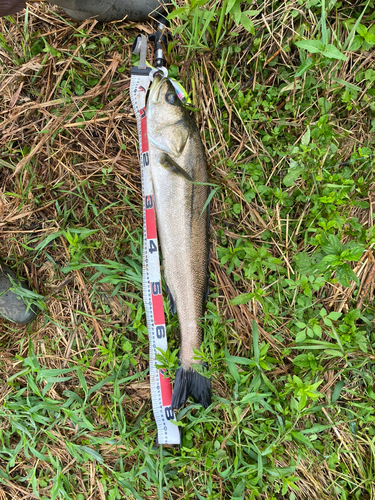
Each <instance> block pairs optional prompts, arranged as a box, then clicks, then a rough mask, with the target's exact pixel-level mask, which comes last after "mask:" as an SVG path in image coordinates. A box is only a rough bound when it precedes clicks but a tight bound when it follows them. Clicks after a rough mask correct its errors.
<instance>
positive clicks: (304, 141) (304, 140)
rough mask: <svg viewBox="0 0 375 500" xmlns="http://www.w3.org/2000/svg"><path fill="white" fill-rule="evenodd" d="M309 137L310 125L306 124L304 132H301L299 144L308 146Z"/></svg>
mask: <svg viewBox="0 0 375 500" xmlns="http://www.w3.org/2000/svg"><path fill="white" fill-rule="evenodd" d="M310 137H311V134H310V127H309V126H307V130H306V132H305V133H304V134H303V136H302V137H301V144H302V145H303V146H308V145H309V144H310Z"/></svg>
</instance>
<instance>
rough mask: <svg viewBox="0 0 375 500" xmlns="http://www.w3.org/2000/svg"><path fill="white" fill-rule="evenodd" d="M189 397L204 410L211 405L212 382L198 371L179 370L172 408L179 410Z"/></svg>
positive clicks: (175, 382)
mask: <svg viewBox="0 0 375 500" xmlns="http://www.w3.org/2000/svg"><path fill="white" fill-rule="evenodd" d="M189 396H192V397H193V399H194V401H195V402H196V403H198V404H200V405H202V406H203V407H204V408H207V407H208V406H210V404H211V381H210V379H209V378H207V377H204V376H203V375H201V374H200V373H198V372H197V371H196V370H194V369H193V368H192V369H189V370H185V369H184V368H179V369H178V370H177V371H176V379H175V381H174V387H173V394H172V408H173V409H174V410H178V409H179V408H181V406H183V405H184V404H185V403H186V400H187V398H188V397H189Z"/></svg>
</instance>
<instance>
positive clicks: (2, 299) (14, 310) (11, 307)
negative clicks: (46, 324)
mask: <svg viewBox="0 0 375 500" xmlns="http://www.w3.org/2000/svg"><path fill="white" fill-rule="evenodd" d="M8 274H9V275H10V276H11V278H12V280H14V281H15V282H19V280H17V277H16V275H15V273H14V272H13V271H12V270H11V269H10V268H9V267H8V266H6V265H5V264H3V263H2V262H0V316H2V317H3V318H5V319H7V320H9V321H13V323H20V324H26V323H29V322H30V321H32V320H33V319H34V318H35V316H36V312H35V311H34V310H33V309H32V306H31V307H30V309H29V310H28V311H27V312H26V305H25V303H24V301H23V300H22V299H21V298H20V297H19V296H18V295H16V294H15V293H14V292H12V291H11V290H10V288H11V286H12V283H11V281H10V279H9V277H8ZM20 284H21V285H22V287H23V288H26V289H27V290H29V287H28V286H27V285H26V284H25V282H22V281H21V282H20Z"/></svg>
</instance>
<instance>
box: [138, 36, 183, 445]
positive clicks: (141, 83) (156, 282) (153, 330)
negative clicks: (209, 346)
mask: <svg viewBox="0 0 375 500" xmlns="http://www.w3.org/2000/svg"><path fill="white" fill-rule="evenodd" d="M146 48H147V38H146V37H145V36H144V35H140V36H139V37H138V39H137V40H136V44H135V46H133V53H135V54H139V55H140V64H139V66H136V67H133V68H132V70H131V80H130V98H131V102H132V105H133V109H134V113H135V116H136V119H137V126H138V137H139V150H140V163H141V174H142V199H143V270H142V274H143V300H144V305H145V311H146V320H147V330H148V336H149V346H150V360H149V364H150V385H151V399H152V409H153V412H154V417H155V421H156V425H157V429H158V444H180V431H179V428H178V426H177V422H176V418H175V414H174V411H173V410H172V406H171V402H172V385H171V380H170V378H169V377H168V376H165V375H166V373H165V370H161V369H159V368H157V367H156V354H158V348H160V349H162V350H163V351H166V350H167V348H168V343H167V335H166V328H165V319H164V307H163V295H162V286H161V274H160V260H159V249H158V248H159V247H158V237H157V230H156V214H155V201H154V191H153V186H152V178H151V166H150V155H149V148H148V138H147V115H146V93H147V89H148V87H149V86H150V83H151V78H152V77H153V74H154V72H155V71H159V69H158V70H152V69H151V68H150V67H147V66H146ZM162 70H163V71H164V74H165V72H166V73H167V75H168V72H167V70H166V69H165V68H162Z"/></svg>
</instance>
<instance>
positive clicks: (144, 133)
mask: <svg viewBox="0 0 375 500" xmlns="http://www.w3.org/2000/svg"><path fill="white" fill-rule="evenodd" d="M139 114H140V115H141V139H142V153H145V152H146V151H148V138H147V116H146V110H145V108H142V109H140V110H139Z"/></svg>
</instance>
